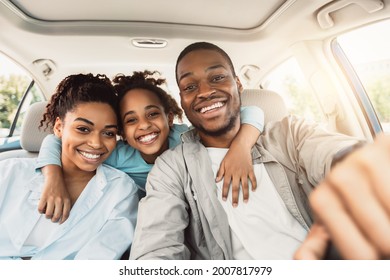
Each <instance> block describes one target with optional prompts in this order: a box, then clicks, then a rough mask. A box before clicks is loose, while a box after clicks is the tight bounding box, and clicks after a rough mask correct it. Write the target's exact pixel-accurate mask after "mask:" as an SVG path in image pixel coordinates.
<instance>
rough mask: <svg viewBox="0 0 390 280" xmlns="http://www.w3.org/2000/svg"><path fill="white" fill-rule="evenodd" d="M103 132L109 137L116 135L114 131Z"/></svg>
mask: <svg viewBox="0 0 390 280" xmlns="http://www.w3.org/2000/svg"><path fill="white" fill-rule="evenodd" d="M103 134H104V135H105V136H107V137H110V138H112V137H116V133H115V132H113V131H105V132H103Z"/></svg>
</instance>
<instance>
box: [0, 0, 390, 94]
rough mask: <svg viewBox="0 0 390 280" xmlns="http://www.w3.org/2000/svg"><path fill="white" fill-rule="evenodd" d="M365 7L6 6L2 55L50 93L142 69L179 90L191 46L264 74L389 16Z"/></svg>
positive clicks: (273, 1)
mask: <svg viewBox="0 0 390 280" xmlns="http://www.w3.org/2000/svg"><path fill="white" fill-rule="evenodd" d="M341 1H343V3H344V4H345V7H344V8H343V11H341V10H340V11H334V12H332V13H328V14H325V16H326V15H328V16H329V17H330V18H331V20H333V22H334V26H331V27H326V28H324V27H323V26H321V25H320V22H319V21H318V19H317V17H318V14H319V12H321V11H323V10H324V9H326V7H327V5H329V3H330V2H332V3H334V2H341ZM359 1H361V0H355V1H353V0H339V1H329V0H315V1H312V0H287V1H280V0H247V1H225V0H213V1H207V0H198V1H187V0H167V1H160V0H149V1H142V2H141V1H136V0H106V1H104V0H83V1H76V0H68V1H61V0H51V1H45V0H34V1H29V0H12V1H8V0H0V26H2V27H1V29H0V51H2V52H4V53H5V54H6V55H8V56H9V57H11V58H12V59H14V60H15V61H16V62H18V63H19V64H21V65H23V67H24V68H27V70H28V71H29V72H30V73H31V74H32V75H33V77H34V78H35V79H36V80H37V81H38V83H39V84H40V86H41V88H43V90H44V91H47V92H50V91H52V89H53V88H54V87H55V85H56V84H57V83H58V82H59V81H60V80H61V79H62V78H63V77H64V76H66V75H68V74H72V73H75V72H93V73H106V74H107V75H109V76H113V75H114V74H116V73H119V72H122V73H131V71H134V70H143V69H149V70H155V69H156V70H160V71H161V72H162V73H163V75H164V76H166V77H167V79H168V80H169V81H171V82H170V87H171V91H175V90H174V89H173V90H172V88H174V87H175V85H174V64H175V61H176V58H177V56H178V54H179V53H180V51H181V50H182V49H183V48H184V47H185V46H186V45H188V44H190V43H192V42H195V41H210V42H213V43H216V44H218V45H220V46H221V47H223V48H224V49H225V50H226V51H227V52H228V53H229V54H231V57H232V59H233V61H234V62H235V66H236V68H237V70H239V69H241V68H242V67H244V65H252V66H253V67H254V69H261V70H259V75H263V74H264V73H266V72H267V71H268V70H269V69H271V68H272V67H273V66H274V65H275V64H276V63H278V62H279V61H281V60H282V59H285V58H286V57H288V56H289V55H290V53H289V47H290V46H291V45H293V44H294V43H295V42H298V41H304V40H316V39H321V40H322V39H323V38H327V37H329V36H332V35H333V34H337V33H339V32H343V31H345V30H348V29H350V28H353V27H355V26H359V25H363V24H365V23H366V22H369V21H372V20H377V19H380V18H387V17H389V14H390V0H385V1H379V0H378V1H376V0H369V1H373V4H377V5H378V4H380V3H382V2H384V3H385V5H384V7H381V8H378V11H376V12H375V13H373V12H372V13H371V12H367V11H366V10H365V9H363V8H362V6H361V5H358V4H356V3H358V2H359ZM354 2H356V3H354ZM363 2H365V1H363ZM379 2H380V3H379ZM343 3H341V4H343ZM327 22H328V21H327V20H326V19H325V23H327ZM164 44H166V45H165V46H164V47H162V45H164ZM140 46H141V47H140ZM45 67H51V68H52V72H51V73H50V75H47V76H45V75H44V74H43V72H44V69H45Z"/></svg>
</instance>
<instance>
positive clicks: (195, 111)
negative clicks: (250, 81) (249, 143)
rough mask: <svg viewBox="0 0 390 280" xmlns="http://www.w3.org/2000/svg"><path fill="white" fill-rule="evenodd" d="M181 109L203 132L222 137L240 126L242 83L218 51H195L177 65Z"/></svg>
mask: <svg viewBox="0 0 390 280" xmlns="http://www.w3.org/2000/svg"><path fill="white" fill-rule="evenodd" d="M177 80H178V85H179V89H180V97H181V106H182V108H183V110H184V111H185V113H186V116H187V118H188V119H189V120H190V122H191V123H192V125H193V126H194V127H196V128H197V129H198V130H199V132H200V133H204V134H206V135H209V136H221V135H224V134H225V133H226V132H228V131H230V130H231V129H232V128H233V127H235V126H236V125H239V118H238V117H239V113H240V96H239V91H240V90H241V84H240V82H239V80H238V78H236V77H235V76H234V75H233V71H232V69H231V66H230V65H229V63H228V62H227V61H226V59H225V58H224V57H223V56H222V55H221V54H220V53H218V52H217V51H214V50H203V49H201V50H195V51H192V52H190V53H188V54H187V55H185V56H184V57H183V58H182V59H181V60H180V62H179V63H178V66H177Z"/></svg>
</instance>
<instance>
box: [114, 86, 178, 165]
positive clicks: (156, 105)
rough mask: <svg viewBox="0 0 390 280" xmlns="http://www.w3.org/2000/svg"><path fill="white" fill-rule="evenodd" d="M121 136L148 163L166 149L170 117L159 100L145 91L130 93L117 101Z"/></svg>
mask: <svg viewBox="0 0 390 280" xmlns="http://www.w3.org/2000/svg"><path fill="white" fill-rule="evenodd" d="M120 115H121V119H122V123H123V134H124V135H123V136H124V137H125V139H126V141H127V143H128V144H129V145H130V146H132V147H133V148H134V149H137V150H139V151H140V153H141V155H142V157H143V159H144V160H145V161H146V162H147V163H154V161H155V160H156V158H157V157H158V156H159V155H161V154H162V153H163V152H165V151H166V150H167V149H168V148H169V144H168V135H169V130H170V127H171V126H172V125H173V114H172V113H168V114H167V113H166V112H165V110H164V107H163V105H162V104H161V102H160V99H159V98H158V97H157V95H156V94H154V93H153V92H152V91H150V90H147V89H132V90H129V91H128V92H127V93H126V95H125V96H124V97H123V98H122V100H121V102H120Z"/></svg>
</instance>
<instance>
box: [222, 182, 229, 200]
mask: <svg viewBox="0 0 390 280" xmlns="http://www.w3.org/2000/svg"><path fill="white" fill-rule="evenodd" d="M230 182H231V177H230V176H225V177H224V179H223V187H222V200H223V201H226V200H227V196H228V193H229V187H230Z"/></svg>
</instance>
